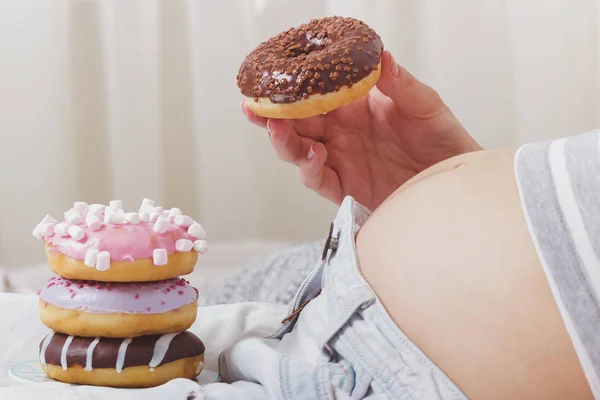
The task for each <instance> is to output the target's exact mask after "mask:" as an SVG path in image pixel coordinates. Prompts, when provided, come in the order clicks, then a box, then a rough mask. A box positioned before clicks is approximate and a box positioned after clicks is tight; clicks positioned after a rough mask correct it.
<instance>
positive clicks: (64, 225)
mask: <svg viewBox="0 0 600 400" xmlns="http://www.w3.org/2000/svg"><path fill="white" fill-rule="evenodd" d="M69 226H71V225H69V223H68V222H60V223H58V224H56V225H54V233H56V234H57V235H58V236H67V235H68V234H69Z"/></svg>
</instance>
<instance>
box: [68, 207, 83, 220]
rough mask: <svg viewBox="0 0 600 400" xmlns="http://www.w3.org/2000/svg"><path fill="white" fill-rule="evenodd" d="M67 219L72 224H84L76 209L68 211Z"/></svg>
mask: <svg viewBox="0 0 600 400" xmlns="http://www.w3.org/2000/svg"><path fill="white" fill-rule="evenodd" d="M65 219H66V220H67V222H68V223H70V224H79V223H81V222H83V218H82V217H81V214H80V213H79V211H77V210H76V209H74V208H71V209H70V210H69V211H67V212H66V213H65Z"/></svg>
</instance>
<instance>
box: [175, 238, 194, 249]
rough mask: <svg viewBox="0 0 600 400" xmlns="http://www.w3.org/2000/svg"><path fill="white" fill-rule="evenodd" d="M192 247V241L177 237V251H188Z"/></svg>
mask: <svg viewBox="0 0 600 400" xmlns="http://www.w3.org/2000/svg"><path fill="white" fill-rule="evenodd" d="M193 247H194V242H192V241H191V240H188V239H177V241H176V242H175V249H176V250H177V251H190V250H191V249H192V248H193Z"/></svg>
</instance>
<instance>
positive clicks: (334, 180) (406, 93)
mask: <svg viewBox="0 0 600 400" xmlns="http://www.w3.org/2000/svg"><path fill="white" fill-rule="evenodd" d="M381 69H382V71H381V78H380V79H379V81H378V83H377V87H376V88H373V90H371V92H370V93H369V95H368V96H365V97H363V98H361V99H359V100H357V101H356V102H354V103H352V104H348V105H346V106H343V107H340V108H338V109H336V110H334V111H332V112H330V113H327V114H325V115H318V116H315V117H311V118H307V119H301V120H278V119H269V120H267V119H265V118H261V117H258V116H257V115H256V114H254V113H253V112H252V111H251V110H250V109H249V108H248V106H247V105H246V104H245V103H242V111H243V112H244V114H245V115H246V116H247V118H248V119H249V120H250V121H251V122H253V123H255V124H257V125H259V126H262V127H266V128H267V129H268V131H269V137H270V140H271V143H272V144H273V148H274V149H275V151H276V153H277V155H278V156H279V158H280V159H282V160H283V161H287V162H290V163H293V164H295V165H296V166H298V167H299V169H300V179H301V180H302V182H303V183H304V185H305V186H307V187H308V188H310V189H312V190H314V191H316V192H317V193H319V194H320V195H321V196H323V197H325V198H327V199H329V200H331V201H333V202H334V203H336V204H340V203H341V202H342V200H343V198H344V197H345V196H352V197H353V198H354V199H355V200H356V201H358V202H359V203H361V204H363V205H364V206H366V207H368V208H370V209H371V210H374V209H375V208H377V207H378V206H379V204H381V203H382V202H383V201H384V200H385V199H386V198H387V197H388V196H389V195H390V194H391V193H392V192H393V191H394V190H396V189H397V188H398V187H400V186H401V185H402V184H403V183H404V182H406V181H407V180H408V179H410V178H411V177H413V176H415V175H416V174H418V173H419V172H421V171H422V170H424V169H426V168H428V167H430V166H431V165H434V164H436V163H438V162H440V161H442V160H445V159H447V158H450V157H453V156H455V155H458V154H462V153H467V152H471V151H476V150H481V147H480V146H479V145H478V144H477V143H476V142H475V140H473V138H471V136H470V135H469V134H468V133H467V132H466V130H465V129H464V128H463V126H462V125H461V124H460V122H459V121H458V120H457V119H456V117H455V116H454V115H453V114H452V112H451V111H450V109H449V108H448V107H447V106H446V105H445V104H444V102H443V101H442V99H441V98H440V96H439V95H438V94H437V93H436V92H435V90H433V89H432V88H430V87H429V86H427V85H425V84H423V83H421V82H420V81H418V80H417V79H416V78H415V77H413V76H412V75H411V74H410V73H409V72H408V71H406V70H405V69H403V68H402V67H400V66H399V65H397V64H396V63H395V62H394V59H393V57H392V55H391V54H390V53H388V52H384V53H383V57H382V67H381Z"/></svg>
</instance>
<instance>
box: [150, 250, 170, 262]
mask: <svg viewBox="0 0 600 400" xmlns="http://www.w3.org/2000/svg"><path fill="white" fill-rule="evenodd" d="M152 260H153V261H154V265H157V266H161V265H166V264H167V261H168V260H169V255H168V254H167V250H166V249H154V251H153V252H152Z"/></svg>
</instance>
